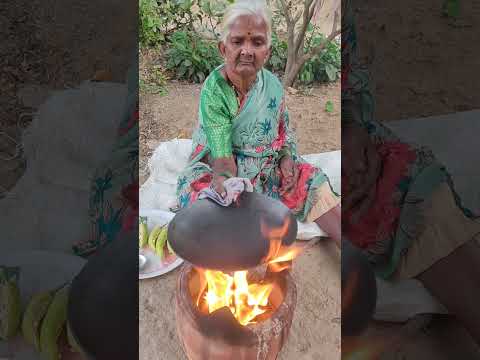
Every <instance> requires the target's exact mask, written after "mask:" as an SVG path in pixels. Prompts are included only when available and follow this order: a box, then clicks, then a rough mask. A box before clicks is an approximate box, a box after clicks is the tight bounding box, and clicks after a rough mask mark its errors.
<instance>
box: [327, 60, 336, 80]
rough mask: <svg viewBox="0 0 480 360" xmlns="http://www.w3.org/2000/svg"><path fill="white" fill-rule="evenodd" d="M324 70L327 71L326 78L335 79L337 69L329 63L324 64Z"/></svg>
mask: <svg viewBox="0 0 480 360" xmlns="http://www.w3.org/2000/svg"><path fill="white" fill-rule="evenodd" d="M325 72H326V73H327V76H328V79H329V80H330V81H334V80H336V79H337V69H336V68H335V66H333V65H331V64H326V65H325Z"/></svg>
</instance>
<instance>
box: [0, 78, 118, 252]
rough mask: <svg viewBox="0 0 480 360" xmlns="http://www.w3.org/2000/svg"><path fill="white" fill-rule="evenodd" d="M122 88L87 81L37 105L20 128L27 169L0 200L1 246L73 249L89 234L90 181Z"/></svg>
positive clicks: (113, 124)
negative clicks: (27, 121)
mask: <svg viewBox="0 0 480 360" xmlns="http://www.w3.org/2000/svg"><path fill="white" fill-rule="evenodd" d="M126 94H127V88H126V85H125V84H117V83H105V82H89V81H87V82H85V83H83V84H81V85H80V86H79V87H78V88H75V89H68V90H64V91H58V92H53V93H52V94H51V95H50V97H49V98H48V99H47V100H46V102H45V103H44V104H42V105H41V106H40V108H39V109H38V111H37V113H36V115H35V116H34V118H33V120H32V124H31V125H30V126H29V127H28V129H27V130H26V132H25V133H24V134H23V147H24V155H25V158H26V160H27V168H26V171H25V174H24V175H23V176H22V177H21V178H20V179H19V181H18V182H17V184H16V185H15V187H14V188H13V189H12V190H11V191H10V192H9V193H7V195H6V197H5V198H4V199H2V200H0V229H2V251H5V252H6V253H9V252H11V251H27V250H41V249H44V250H46V249H48V250H57V251H63V252H71V247H72V245H73V244H74V243H75V242H77V241H81V240H82V239H86V238H87V237H88V235H89V228H90V227H89V217H88V212H89V197H90V185H91V184H90V182H91V179H92V176H93V174H94V171H95V169H96V168H97V167H98V166H99V164H100V163H101V162H102V161H103V160H104V159H105V158H106V157H107V156H108V155H109V154H110V150H111V147H112V146H113V143H114V141H115V138H116V132H115V131H112V129H116V128H117V127H118V124H119V121H120V120H121V119H122V117H123V116H124V112H125V98H126ZM100 155H104V159H102V158H101V157H100ZM65 209H68V211H65Z"/></svg>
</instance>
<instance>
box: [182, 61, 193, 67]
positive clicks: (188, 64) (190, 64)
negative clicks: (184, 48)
mask: <svg viewBox="0 0 480 360" xmlns="http://www.w3.org/2000/svg"><path fill="white" fill-rule="evenodd" d="M183 65H184V66H192V62H191V61H190V60H183Z"/></svg>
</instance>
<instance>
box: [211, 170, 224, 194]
mask: <svg viewBox="0 0 480 360" xmlns="http://www.w3.org/2000/svg"><path fill="white" fill-rule="evenodd" d="M225 180H227V177H226V176H221V175H215V176H214V177H213V181H212V186H213V189H214V190H215V191H216V192H217V193H219V194H220V196H221V197H222V198H225V196H226V195H227V192H226V191H225V187H224V186H223V182H224V181H225Z"/></svg>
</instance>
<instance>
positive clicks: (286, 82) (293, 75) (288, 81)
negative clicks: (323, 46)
mask: <svg viewBox="0 0 480 360" xmlns="http://www.w3.org/2000/svg"><path fill="white" fill-rule="evenodd" d="M303 64H304V61H302V60H298V59H294V60H290V59H288V60H287V67H286V70H285V75H284V76H283V86H285V87H290V86H293V84H294V82H295V80H296V79H297V77H298V74H299V73H300V70H301V69H302V66H303Z"/></svg>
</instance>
